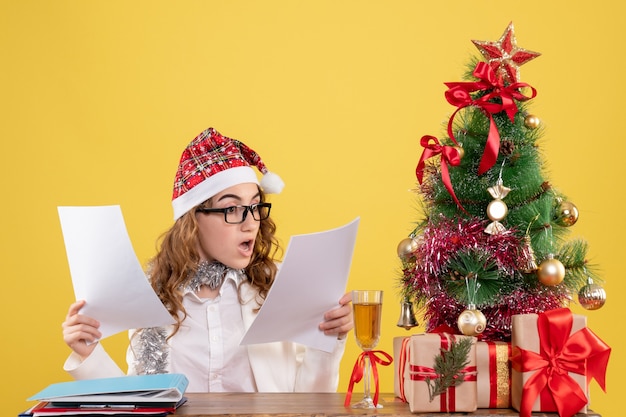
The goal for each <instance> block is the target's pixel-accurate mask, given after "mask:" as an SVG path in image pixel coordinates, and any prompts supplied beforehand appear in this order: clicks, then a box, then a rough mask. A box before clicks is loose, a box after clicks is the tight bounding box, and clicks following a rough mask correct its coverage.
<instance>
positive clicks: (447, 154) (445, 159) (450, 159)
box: [415, 135, 467, 213]
mask: <svg viewBox="0 0 626 417" xmlns="http://www.w3.org/2000/svg"><path fill="white" fill-rule="evenodd" d="M453 140H454V139H453ZM431 141H432V142H433V143H431ZM455 143H456V142H455ZM420 145H422V147H423V148H424V151H422V156H421V157H420V160H419V162H418V163H417V167H416V168H415V176H416V177H417V180H418V181H419V183H420V184H421V183H422V180H423V178H424V168H425V167H426V160H427V159H428V158H432V157H434V156H437V155H441V179H442V181H443V185H445V187H446V190H448V193H450V195H451V196H452V199H453V200H454V202H455V203H456V204H457V206H459V208H460V209H461V210H463V212H465V213H467V212H466V211H465V209H464V208H463V206H462V205H461V203H460V202H459V199H458V198H457V197H456V195H455V194H454V189H453V188H452V181H450V172H449V171H448V164H449V165H452V166H458V165H459V164H460V163H461V155H459V150H458V149H456V148H455V147H454V146H445V145H441V144H440V143H439V140H437V138H436V137H434V136H430V135H426V136H422V139H420Z"/></svg>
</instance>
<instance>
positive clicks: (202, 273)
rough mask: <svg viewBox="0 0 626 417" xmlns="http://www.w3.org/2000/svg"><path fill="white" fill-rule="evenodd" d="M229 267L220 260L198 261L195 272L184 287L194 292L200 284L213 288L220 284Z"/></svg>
mask: <svg viewBox="0 0 626 417" xmlns="http://www.w3.org/2000/svg"><path fill="white" fill-rule="evenodd" d="M229 269H232V268H229V267H227V266H226V265H224V264H223V263H221V262H209V261H200V263H198V269H197V270H196V273H195V274H193V276H192V277H191V278H190V279H189V281H188V282H187V285H186V288H187V289H188V290H190V291H193V292H196V291H198V290H199V289H200V287H201V286H202V285H206V286H207V287H209V288H210V289H212V290H214V289H217V288H219V287H220V285H222V282H224V277H225V276H226V273H227V272H228V270H229Z"/></svg>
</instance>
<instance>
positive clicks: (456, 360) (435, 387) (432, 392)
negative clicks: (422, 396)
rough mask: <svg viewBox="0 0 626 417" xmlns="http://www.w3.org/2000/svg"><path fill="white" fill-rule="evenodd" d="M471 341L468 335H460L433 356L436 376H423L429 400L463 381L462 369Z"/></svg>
mask: <svg viewBox="0 0 626 417" xmlns="http://www.w3.org/2000/svg"><path fill="white" fill-rule="evenodd" d="M473 343H474V341H473V339H471V338H469V337H462V338H460V339H459V340H458V341H457V340H451V341H450V347H449V349H444V348H441V354H439V355H436V356H435V359H434V360H435V364H434V366H433V369H434V370H435V373H436V374H437V375H438V377H437V378H435V379H431V378H429V377H426V378H425V380H426V385H428V393H429V396H430V401H431V402H432V401H433V400H434V399H435V397H436V396H438V395H441V394H443V393H445V392H446V391H447V390H448V388H450V387H457V386H459V385H460V384H461V383H463V373H462V371H463V369H464V368H465V367H466V366H467V364H468V363H469V353H470V349H471V347H472V344H473Z"/></svg>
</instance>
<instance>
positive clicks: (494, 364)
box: [484, 341, 511, 408]
mask: <svg viewBox="0 0 626 417" xmlns="http://www.w3.org/2000/svg"><path fill="white" fill-rule="evenodd" d="M484 343H486V344H487V348H488V354H489V358H488V360H489V374H490V375H489V408H498V375H497V370H498V358H497V346H496V342H492V341H485V342H484ZM507 348H508V355H507V357H510V356H511V344H510V343H508V344H507ZM510 389H511V374H510V373H509V390H510ZM509 394H510V393H509Z"/></svg>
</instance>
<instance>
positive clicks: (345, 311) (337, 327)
mask: <svg viewBox="0 0 626 417" xmlns="http://www.w3.org/2000/svg"><path fill="white" fill-rule="evenodd" d="M351 301H352V294H351V293H350V292H347V293H345V294H344V295H343V297H341V299H340V300H339V307H336V308H333V309H332V310H328V311H327V312H326V313H324V321H323V322H322V323H320V326H319V328H320V330H321V331H323V332H324V334H327V335H337V338H338V339H343V338H345V337H346V335H347V334H348V332H349V331H350V330H352V328H353V327H354V324H353V320H352V305H350V302H351Z"/></svg>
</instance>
